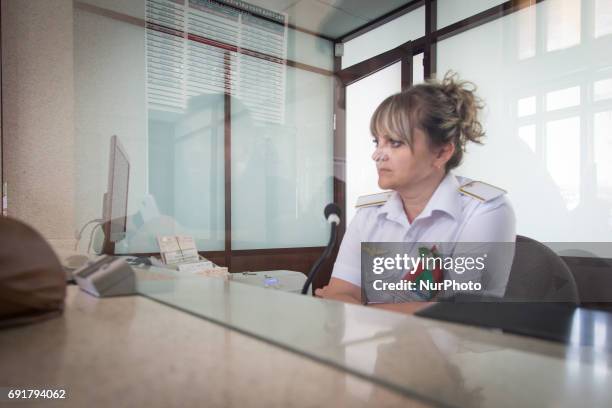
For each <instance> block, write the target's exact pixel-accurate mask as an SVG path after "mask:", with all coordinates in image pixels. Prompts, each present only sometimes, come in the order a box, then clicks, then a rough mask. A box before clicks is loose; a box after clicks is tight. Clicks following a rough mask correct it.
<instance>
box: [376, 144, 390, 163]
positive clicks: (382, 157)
mask: <svg viewBox="0 0 612 408" xmlns="http://www.w3.org/2000/svg"><path fill="white" fill-rule="evenodd" d="M388 158H389V156H387V153H386V152H385V151H383V149H381V148H380V147H377V148H376V150H374V153H372V160H374V161H375V162H379V161H386V160H387V159H388Z"/></svg>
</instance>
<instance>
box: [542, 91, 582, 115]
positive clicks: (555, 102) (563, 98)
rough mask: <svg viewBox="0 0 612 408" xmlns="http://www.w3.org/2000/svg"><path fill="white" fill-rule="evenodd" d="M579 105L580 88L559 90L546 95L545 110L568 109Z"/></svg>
mask: <svg viewBox="0 0 612 408" xmlns="http://www.w3.org/2000/svg"><path fill="white" fill-rule="evenodd" d="M577 105H580V87H579V86H574V87H571V88H565V89H560V90H558V91H552V92H548V93H547V94H546V110H547V111H552V110H556V109H563V108H569V107H570V106H577Z"/></svg>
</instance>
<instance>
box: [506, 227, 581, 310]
mask: <svg viewBox="0 0 612 408" xmlns="http://www.w3.org/2000/svg"><path fill="white" fill-rule="evenodd" d="M504 299H505V300H507V301H513V302H566V303H572V304H574V305H577V304H578V303H579V296H578V289H577V286H576V281H575V280H574V277H573V276H572V273H571V271H570V269H569V268H568V266H567V265H566V264H565V262H564V261H563V259H561V257H559V256H558V255H557V254H556V253H555V252H554V251H553V250H552V249H550V248H548V247H547V246H546V245H544V244H542V243H541V242H538V241H536V240H534V239H531V238H528V237H524V236H521V235H517V236H516V250H515V254H514V261H513V263H512V269H511V270H510V276H509V278H508V285H507V286H506V294H505V296H504Z"/></svg>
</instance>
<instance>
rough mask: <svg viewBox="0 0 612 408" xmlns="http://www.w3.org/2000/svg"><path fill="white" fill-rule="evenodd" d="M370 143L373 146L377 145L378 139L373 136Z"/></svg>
mask: <svg viewBox="0 0 612 408" xmlns="http://www.w3.org/2000/svg"><path fill="white" fill-rule="evenodd" d="M372 143H374V146H378V139H376V138H373V139H372Z"/></svg>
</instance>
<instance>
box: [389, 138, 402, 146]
mask: <svg viewBox="0 0 612 408" xmlns="http://www.w3.org/2000/svg"><path fill="white" fill-rule="evenodd" d="M403 145H404V142H401V141H399V140H391V147H401V146H403Z"/></svg>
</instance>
